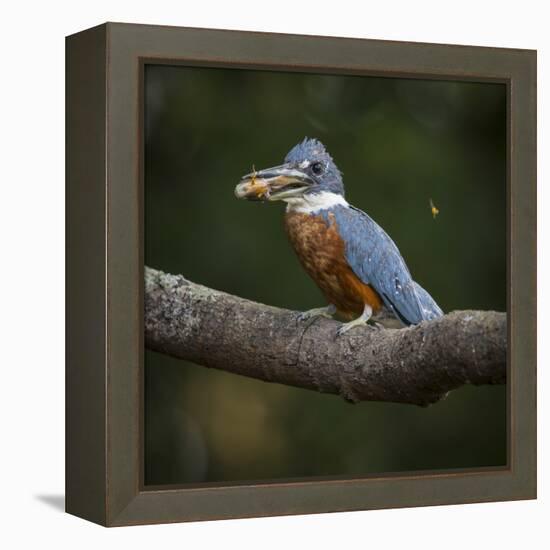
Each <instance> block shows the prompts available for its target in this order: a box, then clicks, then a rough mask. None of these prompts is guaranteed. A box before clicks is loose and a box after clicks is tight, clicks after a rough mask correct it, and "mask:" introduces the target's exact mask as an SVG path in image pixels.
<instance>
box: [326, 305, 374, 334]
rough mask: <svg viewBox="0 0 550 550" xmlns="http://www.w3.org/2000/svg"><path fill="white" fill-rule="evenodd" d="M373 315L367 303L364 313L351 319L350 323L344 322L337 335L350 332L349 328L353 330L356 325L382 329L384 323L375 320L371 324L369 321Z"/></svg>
mask: <svg viewBox="0 0 550 550" xmlns="http://www.w3.org/2000/svg"><path fill="white" fill-rule="evenodd" d="M371 316H372V309H371V308H370V306H368V305H365V309H364V311H363V314H362V315H361V316H360V317H357V319H354V320H353V321H350V322H349V323H344V324H343V325H342V326H341V327H340V328H339V329H338V330H337V331H336V336H342V334H345V333H346V332H348V330H351V329H352V328H355V327H368V328H370V329H371V330H380V329H381V328H383V327H382V325H380V324H379V323H376V322H374V323H373V324H369V321H371V322H372V320H371Z"/></svg>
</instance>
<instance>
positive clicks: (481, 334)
mask: <svg viewBox="0 0 550 550" xmlns="http://www.w3.org/2000/svg"><path fill="white" fill-rule="evenodd" d="M339 326H340V324H339V323H338V322H337V321H334V320H329V319H325V318H315V319H313V320H308V321H303V322H301V321H299V320H298V312H295V311H289V310H284V309H278V308H275V307H271V306H267V305H263V304H259V303H255V302H252V301H249V300H245V299H243V298H239V297H236V296H232V295H229V294H226V293H224V292H219V291H217V290H212V289H210V288H207V287H204V286H202V285H198V284H195V283H192V282H190V281H188V280H187V279H185V278H184V277H183V276H182V275H170V274H165V273H162V272H161V271H157V270H154V269H151V268H146V270H145V343H146V346H147V347H148V348H149V349H151V350H155V351H158V352H161V353H165V354H168V355H171V356H173V357H177V358H180V359H186V360H189V361H193V362H194V363H198V364H199V365H203V366H206V367H212V368H216V369H221V370H224V371H228V372H233V373H236V374H241V375H244V376H249V377H252V378H257V379H260V380H265V381H266V382H277V383H280V384H288V385H292V386H297V387H300V388H307V389H311V390H317V391H320V392H326V393H334V394H339V395H341V396H342V397H344V398H345V399H347V400H348V401H352V402H357V401H392V402H398V403H411V404H416V405H428V404H430V403H434V402H436V401H438V400H439V399H441V398H443V397H445V396H446V395H447V393H448V392H449V391H450V390H453V389H455V388H458V387H459V386H462V385H464V384H475V385H479V384H504V383H505V381H506V314H505V313H498V312H494V311H455V312H453V313H450V314H448V315H445V316H444V317H442V318H440V319H437V320H435V321H431V322H424V323H421V324H420V325H417V326H414V327H410V328H403V329H398V330H392V329H380V330H376V329H373V328H368V327H365V328H363V327H361V328H356V329H353V330H351V331H350V332H348V333H346V334H344V335H343V336H340V337H336V329H337V328H338V327H339Z"/></svg>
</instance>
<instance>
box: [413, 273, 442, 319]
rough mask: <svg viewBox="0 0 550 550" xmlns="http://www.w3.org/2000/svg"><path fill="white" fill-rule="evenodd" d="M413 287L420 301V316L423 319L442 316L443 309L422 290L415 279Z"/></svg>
mask: <svg viewBox="0 0 550 550" xmlns="http://www.w3.org/2000/svg"><path fill="white" fill-rule="evenodd" d="M414 289H415V290H416V295H417V296H418V301H419V302H420V309H421V311H422V318H423V320H424V321H431V320H432V319H437V318H438V317H442V316H443V310H442V309H441V308H440V307H439V306H438V305H437V304H436V302H435V300H434V299H433V298H432V297H431V296H430V295H429V294H428V292H427V291H426V290H424V289H423V288H422V287H421V286H420V285H419V284H418V283H417V282H416V281H414Z"/></svg>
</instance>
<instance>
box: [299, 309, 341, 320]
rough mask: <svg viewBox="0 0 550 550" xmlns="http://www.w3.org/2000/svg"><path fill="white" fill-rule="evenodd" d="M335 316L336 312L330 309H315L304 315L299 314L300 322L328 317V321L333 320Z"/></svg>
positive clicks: (305, 312) (303, 313) (304, 312)
mask: <svg viewBox="0 0 550 550" xmlns="http://www.w3.org/2000/svg"><path fill="white" fill-rule="evenodd" d="M333 315H334V310H333V309H332V308H331V307H330V306H329V307H319V308H315V309H310V310H308V311H303V312H302V313H299V314H298V321H299V322H303V321H307V320H308V319H312V318H313V317H326V318H327V319H332V316H333Z"/></svg>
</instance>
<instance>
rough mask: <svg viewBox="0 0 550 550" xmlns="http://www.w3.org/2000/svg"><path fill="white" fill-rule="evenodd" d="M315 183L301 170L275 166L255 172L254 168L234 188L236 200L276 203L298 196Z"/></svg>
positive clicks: (286, 166)
mask: <svg viewBox="0 0 550 550" xmlns="http://www.w3.org/2000/svg"><path fill="white" fill-rule="evenodd" d="M314 183H315V182H314V181H313V180H312V179H311V178H310V177H309V176H308V175H307V174H306V173H304V172H302V171H301V170H297V169H295V168H293V167H289V166H288V165H282V166H275V167H274V168H267V169H265V170H260V171H259V172H257V171H256V170H255V169H254V167H253V171H252V172H251V173H250V174H246V175H245V176H243V177H242V178H241V181H240V182H239V183H238V184H237V187H235V196H236V197H237V198H238V199H246V200H250V201H276V200H284V199H286V198H291V197H295V196H300V195H301V194H302V193H303V192H304V191H306V190H307V189H308V188H309V187H310V186H311V185H313V184H314Z"/></svg>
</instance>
